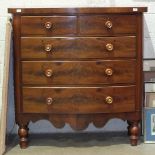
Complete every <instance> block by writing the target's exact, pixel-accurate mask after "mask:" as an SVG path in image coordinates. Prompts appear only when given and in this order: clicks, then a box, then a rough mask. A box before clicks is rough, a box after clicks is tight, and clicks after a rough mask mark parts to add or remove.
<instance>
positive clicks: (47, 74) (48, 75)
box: [45, 69, 53, 77]
mask: <svg viewBox="0 0 155 155" xmlns="http://www.w3.org/2000/svg"><path fill="white" fill-rule="evenodd" d="M52 74H53V71H52V69H47V70H46V71H45V76H46V77H51V76H52Z"/></svg>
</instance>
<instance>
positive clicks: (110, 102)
mask: <svg viewBox="0 0 155 155" xmlns="http://www.w3.org/2000/svg"><path fill="white" fill-rule="evenodd" d="M105 101H106V103H107V104H112V103H113V98H112V97H111V96H107V97H106V99H105Z"/></svg>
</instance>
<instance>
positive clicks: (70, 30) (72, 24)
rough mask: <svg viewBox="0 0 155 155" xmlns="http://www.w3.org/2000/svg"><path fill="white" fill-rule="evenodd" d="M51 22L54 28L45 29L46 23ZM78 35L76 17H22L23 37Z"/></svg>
mask: <svg viewBox="0 0 155 155" xmlns="http://www.w3.org/2000/svg"><path fill="white" fill-rule="evenodd" d="M46 22H50V23H51V24H52V27H51V28H50V29H47V28H45V23H46ZM75 33H76V17H75V16H56V17H46V16H42V17H31V16H24V17H21V35H22V36H24V35H46V36H51V35H66V34H67V35H69V34H75Z"/></svg>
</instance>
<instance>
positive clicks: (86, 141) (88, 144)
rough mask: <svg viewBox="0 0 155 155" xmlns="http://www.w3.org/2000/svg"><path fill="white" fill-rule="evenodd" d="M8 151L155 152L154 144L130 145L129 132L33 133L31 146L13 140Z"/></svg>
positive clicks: (13, 154) (44, 154)
mask: <svg viewBox="0 0 155 155" xmlns="http://www.w3.org/2000/svg"><path fill="white" fill-rule="evenodd" d="M5 155H155V144H144V143H143V137H141V138H140V141H139V143H138V145H137V146H130V144H129V138H128V136H127V134H126V133H121V134H117V133H78V134H51V135H33V136H31V137H30V143H29V147H28V148H27V149H20V147H19V145H18V141H17V138H16V139H14V140H12V143H11V145H9V146H8V148H7V151H6V153H5Z"/></svg>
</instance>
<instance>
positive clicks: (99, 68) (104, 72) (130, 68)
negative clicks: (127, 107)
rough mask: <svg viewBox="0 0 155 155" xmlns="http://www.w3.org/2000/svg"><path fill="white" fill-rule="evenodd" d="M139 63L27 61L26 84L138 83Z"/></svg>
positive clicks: (126, 61)
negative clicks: (137, 70) (136, 77)
mask: <svg viewBox="0 0 155 155" xmlns="http://www.w3.org/2000/svg"><path fill="white" fill-rule="evenodd" d="M135 76H136V61H134V60H113V61H110V60H105V61H103V60H98V61H52V62H49V61H23V62H22V81H23V84H37V85H39V84H61V85H65V84H105V83H107V84H114V83H135Z"/></svg>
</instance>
